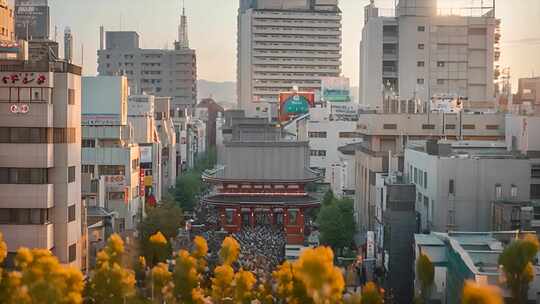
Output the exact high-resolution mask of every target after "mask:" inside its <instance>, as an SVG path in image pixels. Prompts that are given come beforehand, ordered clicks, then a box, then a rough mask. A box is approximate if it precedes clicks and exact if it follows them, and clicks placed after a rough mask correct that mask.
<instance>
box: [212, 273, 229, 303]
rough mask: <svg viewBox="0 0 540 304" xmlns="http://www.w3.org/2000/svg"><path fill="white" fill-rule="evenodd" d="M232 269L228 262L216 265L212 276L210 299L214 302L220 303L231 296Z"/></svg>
mask: <svg viewBox="0 0 540 304" xmlns="http://www.w3.org/2000/svg"><path fill="white" fill-rule="evenodd" d="M233 280H234V270H233V268H232V267H231V266H229V265H228V264H224V265H221V266H218V267H216V269H215V270H214V277H213V278H212V299H213V300H214V301H216V303H222V302H223V301H224V300H225V299H227V298H232V295H233V288H232V282H233Z"/></svg>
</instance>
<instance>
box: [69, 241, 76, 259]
mask: <svg viewBox="0 0 540 304" xmlns="http://www.w3.org/2000/svg"><path fill="white" fill-rule="evenodd" d="M68 256H69V257H68V259H69V262H70V263H71V262H74V261H75V260H76V259H77V243H75V244H73V245H70V246H69V248H68Z"/></svg>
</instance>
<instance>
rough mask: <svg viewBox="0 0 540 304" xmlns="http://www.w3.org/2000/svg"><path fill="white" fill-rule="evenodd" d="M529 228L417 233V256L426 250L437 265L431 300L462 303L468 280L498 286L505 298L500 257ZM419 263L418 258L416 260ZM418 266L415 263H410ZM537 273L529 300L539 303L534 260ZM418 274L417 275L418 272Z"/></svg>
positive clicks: (507, 292)
mask: <svg viewBox="0 0 540 304" xmlns="http://www.w3.org/2000/svg"><path fill="white" fill-rule="evenodd" d="M527 233H529V232H522V233H520V232H517V231H510V232H449V233H431V234H427V235H425V234H417V235H415V244H414V248H415V251H416V260H418V258H419V256H420V253H423V254H426V255H427V256H428V257H429V258H430V259H431V261H432V262H433V264H434V266H435V284H434V286H433V287H432V289H431V290H430V292H429V302H430V303H432V302H435V301H436V302H437V303H447V304H458V303H461V295H462V293H463V285H464V283H465V282H466V281H473V282H476V283H479V284H490V285H495V286H497V287H499V288H500V289H501V291H502V295H503V297H504V298H505V300H509V299H510V298H511V293H510V290H509V289H508V288H507V286H506V284H505V283H504V281H503V280H501V277H502V276H503V274H502V272H501V267H500V265H499V264H498V259H499V256H500V255H501V253H502V252H503V250H504V248H505V247H506V246H508V244H510V243H511V242H512V241H513V240H515V239H516V238H519V237H523V236H524V235H525V234H527ZM415 263H416V262H415ZM411 268H412V269H415V267H414V265H411ZM533 268H534V273H535V275H534V277H533V280H532V282H531V283H530V284H529V291H528V301H529V303H536V301H537V300H538V294H539V293H540V265H539V264H538V258H537V259H536V260H535V261H534V262H533ZM415 277H416V278H418V275H415ZM415 292H416V294H419V293H420V282H419V281H418V279H416V281H415Z"/></svg>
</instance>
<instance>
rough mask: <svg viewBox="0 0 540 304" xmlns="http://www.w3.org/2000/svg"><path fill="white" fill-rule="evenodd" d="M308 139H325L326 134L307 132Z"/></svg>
mask: <svg viewBox="0 0 540 304" xmlns="http://www.w3.org/2000/svg"><path fill="white" fill-rule="evenodd" d="M308 136H309V137H310V138H326V132H308Z"/></svg>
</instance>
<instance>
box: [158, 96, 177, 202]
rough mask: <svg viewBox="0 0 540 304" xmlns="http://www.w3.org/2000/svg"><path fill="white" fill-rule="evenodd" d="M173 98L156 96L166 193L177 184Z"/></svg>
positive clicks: (163, 186) (162, 186) (163, 179)
mask: <svg viewBox="0 0 540 304" xmlns="http://www.w3.org/2000/svg"><path fill="white" fill-rule="evenodd" d="M170 108H171V99H170V98H168V97H156V98H155V109H154V111H155V119H156V128H157V132H158V135H159V139H160V142H161V145H162V146H163V149H162V151H161V174H162V177H161V191H162V193H166V192H167V191H168V190H169V189H170V188H172V187H175V185H176V174H177V171H176V170H177V163H176V148H177V145H176V144H177V142H176V140H177V139H176V132H175V130H174V123H173V121H172V119H171V116H170Z"/></svg>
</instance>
